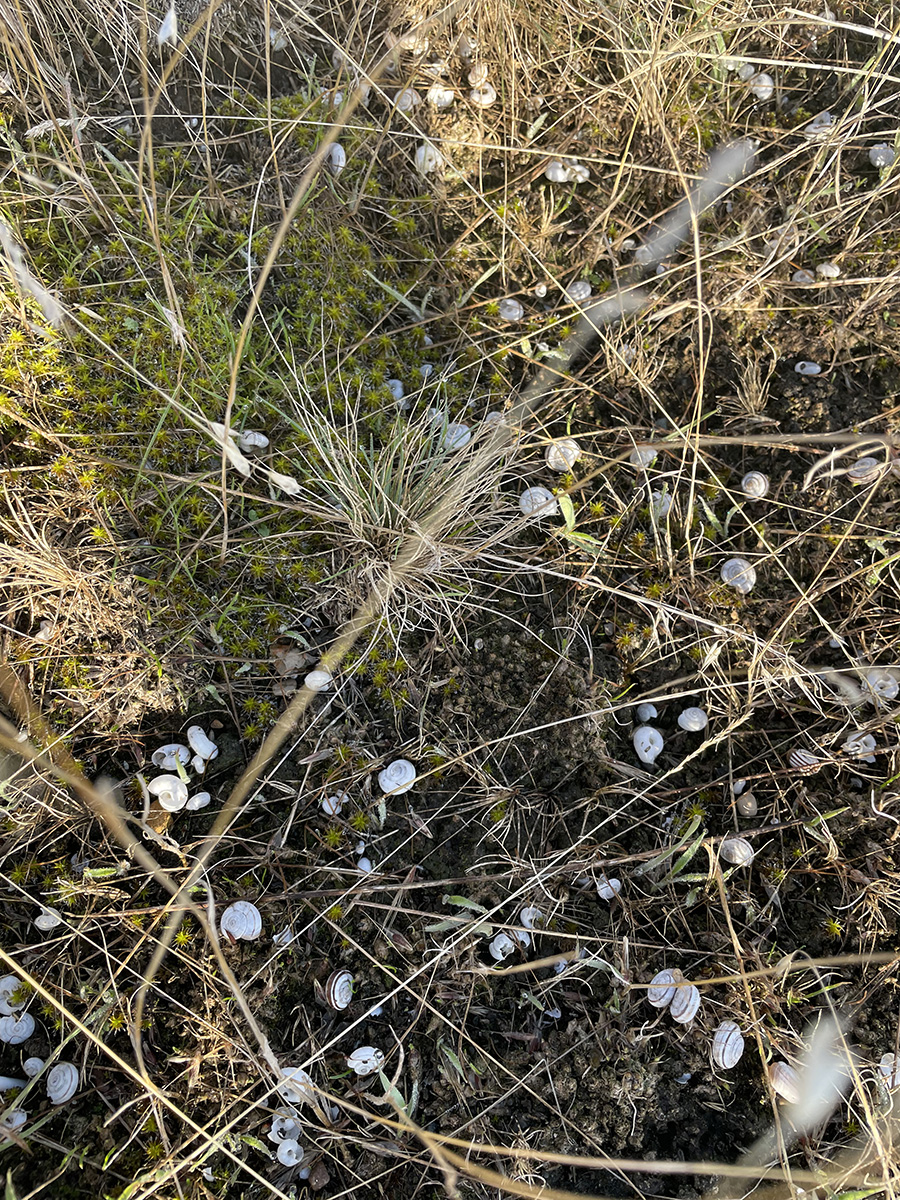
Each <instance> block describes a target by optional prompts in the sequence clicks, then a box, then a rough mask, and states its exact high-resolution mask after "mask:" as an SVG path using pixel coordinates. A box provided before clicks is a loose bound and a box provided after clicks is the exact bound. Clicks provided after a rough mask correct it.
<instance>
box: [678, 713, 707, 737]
mask: <svg viewBox="0 0 900 1200" xmlns="http://www.w3.org/2000/svg"><path fill="white" fill-rule="evenodd" d="M678 724H679V725H680V726H681V728H682V729H686V730H687V731H688V732H689V733H700V732H702V730H704V729H705V728H706V727H707V725H708V724H709V717H708V716H707V715H706V713H705V712H704V711H703V709H702V708H686V709H685V710H684V712H682V713H679V714H678Z"/></svg>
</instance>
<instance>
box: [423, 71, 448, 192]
mask: <svg viewBox="0 0 900 1200" xmlns="http://www.w3.org/2000/svg"><path fill="white" fill-rule="evenodd" d="M439 90H440V91H442V90H443V89H439ZM431 91H434V88H432V89H431ZM428 94H429V96H430V95H431V92H429V93H428ZM452 94H453V93H452V92H451V96H452ZM415 163H416V170H417V171H418V172H419V174H420V175H432V174H433V173H434V172H435V171H441V170H443V168H444V167H445V166H446V165H447V160H446V159H445V158H444V156H443V154H441V152H440V150H438V148H437V146H435V145H433V144H432V143H431V142H422V143H421V144H420V145H418V146H417V147H416V156H415Z"/></svg>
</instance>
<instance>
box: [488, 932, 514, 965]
mask: <svg viewBox="0 0 900 1200" xmlns="http://www.w3.org/2000/svg"><path fill="white" fill-rule="evenodd" d="M515 948H516V943H515V942H514V941H513V940H512V938H511V937H510V936H509V934H508V933H498V934H497V936H496V937H495V938H494V940H493V941H492V942H491V943H490V944H489V945H488V953H489V954H490V956H491V958H493V959H494V960H495V961H496V962H503V960H504V958H509V956H510V954H512V952H513V950H515Z"/></svg>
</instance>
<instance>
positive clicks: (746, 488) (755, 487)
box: [741, 471, 769, 500]
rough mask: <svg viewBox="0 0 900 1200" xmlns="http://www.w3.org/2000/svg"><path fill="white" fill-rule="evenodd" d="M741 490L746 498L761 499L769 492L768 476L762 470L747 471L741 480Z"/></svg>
mask: <svg viewBox="0 0 900 1200" xmlns="http://www.w3.org/2000/svg"><path fill="white" fill-rule="evenodd" d="M741 491H742V492H743V493H744V495H745V496H746V497H747V499H748V500H762V498H763V496H767V495H768V493H769V477H768V475H763V473H762V471H748V472H747V474H746V475H745V476H744V478H743V479H742V480H741Z"/></svg>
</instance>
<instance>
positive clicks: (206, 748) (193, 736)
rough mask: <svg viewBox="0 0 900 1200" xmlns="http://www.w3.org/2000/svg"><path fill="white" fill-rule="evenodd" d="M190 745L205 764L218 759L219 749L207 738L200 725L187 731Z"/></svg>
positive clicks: (193, 726)
mask: <svg viewBox="0 0 900 1200" xmlns="http://www.w3.org/2000/svg"><path fill="white" fill-rule="evenodd" d="M187 740H188V745H189V746H190V748H191V749H192V750H193V752H194V753H195V754H197V755H199V756H200V758H202V759H203V760H204V762H209V761H210V759H213V758H218V756H219V747H218V746H217V745H216V743H215V742H214V741H213V740H212V738H210V737H207V735H206V734H205V733H204V731H203V729H202V728H201V727H200V726H199V725H192V726H191V727H190V729H188V731H187Z"/></svg>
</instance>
